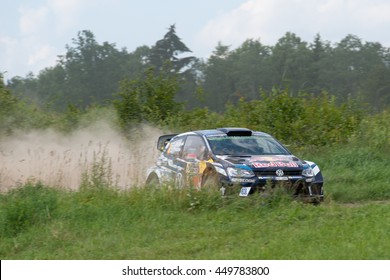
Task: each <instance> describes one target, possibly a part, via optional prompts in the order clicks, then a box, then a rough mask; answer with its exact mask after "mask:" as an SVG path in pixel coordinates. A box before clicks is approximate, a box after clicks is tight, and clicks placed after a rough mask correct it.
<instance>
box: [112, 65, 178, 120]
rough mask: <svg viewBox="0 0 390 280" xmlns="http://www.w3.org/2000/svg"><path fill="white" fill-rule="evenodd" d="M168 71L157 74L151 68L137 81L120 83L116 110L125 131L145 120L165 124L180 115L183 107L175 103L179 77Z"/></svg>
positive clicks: (115, 105)
mask: <svg viewBox="0 0 390 280" xmlns="http://www.w3.org/2000/svg"><path fill="white" fill-rule="evenodd" d="M168 72H169V71H168V70H165V71H160V72H159V74H156V73H155V71H154V69H153V68H150V69H148V70H146V71H145V72H144V73H143V75H141V76H140V77H139V78H138V79H134V80H129V79H124V80H123V81H122V82H121V86H120V91H119V93H118V98H117V99H115V100H114V107H115V109H116V111H117V114H118V117H119V121H120V123H121V126H122V127H123V128H128V127H129V126H131V125H133V124H137V123H140V122H142V121H146V122H151V123H154V124H162V123H164V121H165V120H167V119H168V118H169V117H171V116H174V115H176V114H178V113H179V112H180V110H181V104H180V103H177V102H175V101H174V97H175V94H176V93H177V91H178V89H179V85H178V82H177V78H176V76H175V75H172V74H171V73H168Z"/></svg>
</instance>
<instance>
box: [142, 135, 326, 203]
mask: <svg viewBox="0 0 390 280" xmlns="http://www.w3.org/2000/svg"><path fill="white" fill-rule="evenodd" d="M157 148H158V149H159V150H160V151H162V153H161V155H160V156H159V157H158V159H157V162H156V165H155V166H153V167H151V168H150V169H149V170H148V174H147V179H146V184H147V185H155V186H160V185H163V184H172V185H174V186H176V187H177V188H183V187H194V188H197V189H201V188H216V189H218V190H219V191H220V192H221V194H222V195H227V194H231V193H234V192H237V195H239V196H248V195H252V194H254V193H258V192H264V191H265V190H266V189H267V188H273V187H275V186H277V185H282V186H283V187H285V188H286V189H288V190H290V191H291V193H292V195H293V196H295V197H300V198H304V199H309V200H313V201H316V202H319V201H322V200H323V197H324V194H323V176H322V173H321V171H320V169H319V167H318V166H317V165H316V164H315V163H314V162H311V161H305V160H301V159H299V158H298V157H296V156H294V155H293V154H291V153H290V152H289V151H288V149H287V148H286V147H285V146H283V145H282V144H281V143H280V142H279V141H277V140H276V139H275V138H274V137H272V136H271V135H269V134H267V133H264V132H259V131H252V130H250V129H247V128H217V129H211V130H198V131H191V132H186V133H182V134H169V135H162V136H160V137H159V138H158V141H157Z"/></svg>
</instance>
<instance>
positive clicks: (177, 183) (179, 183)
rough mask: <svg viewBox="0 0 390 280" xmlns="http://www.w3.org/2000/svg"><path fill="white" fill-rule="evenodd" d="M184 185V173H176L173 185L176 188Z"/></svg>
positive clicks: (181, 187)
mask: <svg viewBox="0 0 390 280" xmlns="http://www.w3.org/2000/svg"><path fill="white" fill-rule="evenodd" d="M185 186H186V180H185V175H184V174H183V173H182V172H179V173H177V174H176V177H175V187H176V188H177V189H183V188H184V187H185Z"/></svg>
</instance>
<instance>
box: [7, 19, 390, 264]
mask: <svg viewBox="0 0 390 280" xmlns="http://www.w3.org/2000/svg"><path fill="white" fill-rule="evenodd" d="M174 31H175V27H174V26H171V27H170V29H169V32H168V33H167V34H166V36H164V38H163V39H162V40H160V41H158V42H157V43H156V45H155V46H154V47H152V48H148V47H146V46H144V47H141V48H138V49H137V50H136V51H135V52H134V53H127V51H126V50H121V51H118V50H117V49H116V48H115V45H113V44H109V43H103V45H99V44H98V43H97V42H96V40H95V38H94V36H93V34H92V32H88V31H83V32H81V33H79V34H78V38H77V39H76V40H74V44H75V46H74V47H69V46H67V54H66V55H65V56H64V57H62V58H61V59H60V62H59V64H58V65H56V66H55V67H54V68H49V69H45V70H44V71H42V72H41V73H40V74H39V76H38V77H36V78H35V77H33V76H29V77H26V78H25V79H22V78H15V79H12V80H11V81H9V83H8V85H7V86H6V85H5V84H4V83H3V81H2V77H1V76H0V152H2V153H3V150H2V147H1V144H2V142H1V141H2V140H3V139H5V138H7V137H10V136H13V135H16V134H17V133H20V131H24V132H29V131H33V130H36V129H50V130H53V131H58V132H61V133H62V134H63V135H67V134H72V133H73V132H76V131H78V130H80V129H81V130H83V129H84V128H85V127H88V125H90V124H91V123H95V122H96V121H98V120H102V119H104V120H105V121H107V119H108V122H109V123H110V125H112V127H114V128H115V127H118V128H120V129H121V132H122V133H123V134H124V135H126V136H128V135H129V134H130V132H129V131H135V130H137V129H138V128H139V125H141V124H144V123H147V124H150V125H152V126H156V127H158V128H159V129H162V130H164V131H165V130H166V131H174V132H182V131H188V130H195V129H207V128H215V127H222V126H237V127H248V128H250V129H254V130H262V131H265V132H268V133H270V134H272V135H274V136H275V137H276V138H278V139H279V140H281V141H282V142H283V143H285V144H288V145H289V148H290V150H291V151H292V152H294V154H296V155H297V156H299V157H302V158H304V159H308V160H311V161H314V162H316V163H317V164H318V165H319V166H320V167H321V170H322V171H323V174H324V177H325V195H326V198H325V201H324V203H322V204H321V205H318V206H314V205H311V204H304V203H301V202H299V201H294V200H291V199H290V197H288V196H287V195H286V194H285V193H284V192H282V191H280V190H279V189H276V190H275V191H274V192H273V193H271V194H270V195H268V196H266V197H264V196H257V195H256V196H252V197H248V198H244V199H243V198H240V197H228V198H223V197H221V196H220V195H219V194H218V193H212V192H205V191H194V190H191V189H184V190H176V189H169V188H162V189H155V188H153V187H150V188H143V187H142V186H136V185H135V186H132V187H131V188H129V189H126V190H119V187H118V186H117V185H116V184H115V178H113V176H112V170H111V162H110V161H109V160H106V159H105V157H104V156H103V157H102V158H101V159H96V161H95V162H94V163H93V165H92V167H91V168H90V169H88V171H87V172H85V173H84V174H83V176H82V180H81V183H80V186H79V188H78V189H77V190H74V191H70V190H68V189H67V188H66V186H64V188H62V186H49V185H45V184H44V183H42V182H39V181H36V180H35V181H34V180H30V181H27V182H23V183H22V184H19V185H15V186H14V188H12V189H11V190H9V191H7V192H5V191H3V188H1V187H2V186H0V189H1V190H2V192H1V193H0V258H1V259H389V258H390V253H389V252H390V248H389V247H390V245H389V244H390V240H388V239H389V237H387V236H388V234H387V233H388V232H389V230H390V218H389V215H388V213H389V210H390V188H389V186H390V176H389V175H390V174H389V170H390V112H389V111H388V109H386V108H388V104H389V96H390V94H389V90H390V87H389V82H390V78H389V77H390V76H389V73H390V71H389V65H390V64H389V57H390V56H389V52H388V50H386V49H384V48H383V47H382V46H380V45H379V44H374V43H366V44H363V43H362V42H361V41H360V39H358V38H356V37H354V36H351V35H349V36H347V37H346V38H345V39H343V40H342V41H341V42H340V43H338V44H336V45H335V47H331V46H330V45H329V44H327V43H324V42H322V41H321V40H320V37H319V36H318V37H316V38H315V41H314V43H313V44H312V45H310V46H308V44H307V43H305V42H302V41H301V40H300V39H299V38H297V37H296V36H295V35H294V34H291V33H287V34H286V36H285V37H283V38H281V39H280V40H279V41H278V43H277V44H276V45H275V46H274V47H268V46H264V45H262V44H261V43H260V42H258V41H253V40H248V41H246V42H244V43H243V45H242V46H241V47H239V48H237V49H236V50H233V51H230V50H229V47H227V46H223V45H222V44H219V45H218V46H217V48H216V50H215V52H214V53H213V55H212V56H211V57H210V59H209V60H208V61H207V62H201V61H198V60H197V59H195V58H194V57H182V56H180V58H179V57H178V55H179V54H181V55H182V54H183V53H186V52H189V51H190V50H189V48H187V47H186V46H185V45H184V44H183V43H182V42H181V41H180V38H179V37H177V36H176V34H175V32H174ZM171 47H172V48H173V49H172V48H171ZM81 66H82V67H81ZM345 70H348V71H347V72H345ZM119 81H121V82H120V83H119ZM184 100H187V101H188V103H187V104H183V103H182V101H184ZM226 100H227V102H226ZM366 102H367V104H366ZM183 105H186V106H183ZM128 139H129V142H131V141H133V140H134V139H131V138H130V137H129V138H128ZM154 148H155V147H150V149H154ZM138 153H142V151H138ZM8 156H10V155H8ZM76 156H79V155H76ZM7 168H12V166H11V167H7ZM7 168H5V169H4V168H3V169H1V172H6V171H7V170H10V169H7ZM4 170H5V171H4ZM2 176H7V174H6V173H0V178H2Z"/></svg>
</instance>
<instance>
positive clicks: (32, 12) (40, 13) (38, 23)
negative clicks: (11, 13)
mask: <svg viewBox="0 0 390 280" xmlns="http://www.w3.org/2000/svg"><path fill="white" fill-rule="evenodd" d="M19 13H20V19H19V27H20V31H21V32H22V34H31V33H35V32H39V31H40V29H41V28H42V27H43V26H45V25H46V24H47V17H48V14H49V9H48V8H47V7H45V6H41V7H38V8H28V7H26V6H24V5H23V6H21V7H20V9H19Z"/></svg>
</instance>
